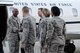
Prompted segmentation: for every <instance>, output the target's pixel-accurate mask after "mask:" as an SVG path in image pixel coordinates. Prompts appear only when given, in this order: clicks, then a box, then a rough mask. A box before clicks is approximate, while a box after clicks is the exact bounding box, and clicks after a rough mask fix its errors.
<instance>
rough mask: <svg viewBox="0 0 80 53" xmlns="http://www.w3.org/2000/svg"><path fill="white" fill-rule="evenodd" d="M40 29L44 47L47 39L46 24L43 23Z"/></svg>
mask: <svg viewBox="0 0 80 53" xmlns="http://www.w3.org/2000/svg"><path fill="white" fill-rule="evenodd" d="M40 29H41V30H40V36H41V45H42V46H43V45H44V44H45V39H46V23H45V22H44V21H43V22H42V23H41V28H40Z"/></svg>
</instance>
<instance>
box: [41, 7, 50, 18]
mask: <svg viewBox="0 0 80 53" xmlns="http://www.w3.org/2000/svg"><path fill="white" fill-rule="evenodd" d="M42 13H43V14H44V16H45V17H50V11H49V10H48V9H47V8H44V9H43V10H42Z"/></svg>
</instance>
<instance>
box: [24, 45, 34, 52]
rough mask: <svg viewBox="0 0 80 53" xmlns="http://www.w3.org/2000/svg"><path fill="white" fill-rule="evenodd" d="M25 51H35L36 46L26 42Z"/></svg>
mask: <svg viewBox="0 0 80 53" xmlns="http://www.w3.org/2000/svg"><path fill="white" fill-rule="evenodd" d="M26 45H28V46H26V47H25V53H34V46H33V45H32V44H26Z"/></svg>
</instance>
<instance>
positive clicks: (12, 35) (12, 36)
mask: <svg viewBox="0 0 80 53" xmlns="http://www.w3.org/2000/svg"><path fill="white" fill-rule="evenodd" d="M17 15H18V10H17V9H16V8H14V10H13V16H11V17H10V18H9V19H8V33H9V36H8V40H9V50H10V52H9V53H19V26H20V19H19V18H18V17H17Z"/></svg>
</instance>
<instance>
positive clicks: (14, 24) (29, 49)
mask: <svg viewBox="0 0 80 53" xmlns="http://www.w3.org/2000/svg"><path fill="white" fill-rule="evenodd" d="M12 13H13V15H12V16H11V17H10V18H9V19H8V22H7V25H8V42H9V53H19V47H20V45H21V48H22V49H24V52H25V53H34V46H35V42H36V38H37V39H39V40H40V44H41V47H40V49H41V50H40V51H41V53H64V46H65V38H66V33H65V32H66V28H65V22H64V20H62V19H61V18H60V17H59V15H60V10H59V8H58V7H57V6H53V7H52V8H51V12H50V11H49V10H48V9H46V8H39V9H38V15H39V17H40V20H39V24H38V26H36V19H35V18H34V17H33V16H31V15H30V14H29V8H28V7H27V6H24V7H23V8H22V13H23V19H22V22H20V19H19V17H18V14H19V11H18V9H17V8H14V9H13V11H12ZM50 15H51V18H50ZM20 32H21V33H22V34H20ZM20 35H21V39H20ZM20 40H21V43H20Z"/></svg>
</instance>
